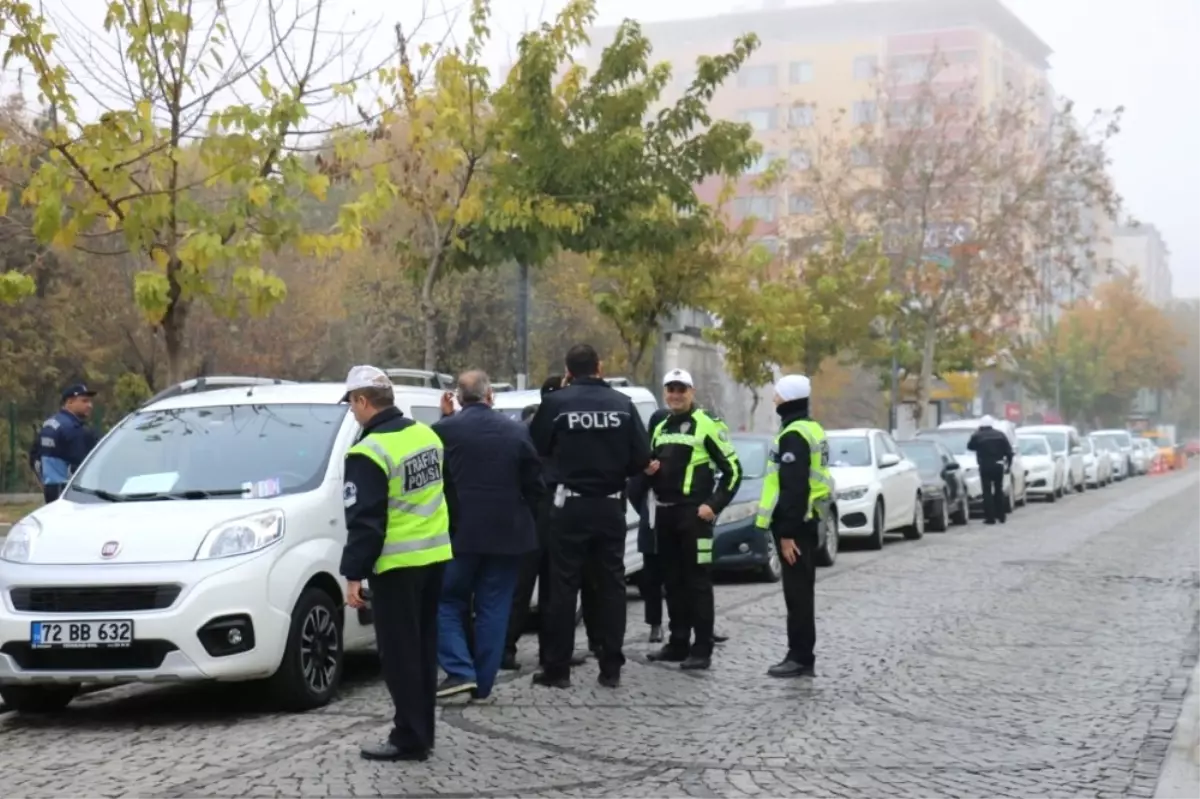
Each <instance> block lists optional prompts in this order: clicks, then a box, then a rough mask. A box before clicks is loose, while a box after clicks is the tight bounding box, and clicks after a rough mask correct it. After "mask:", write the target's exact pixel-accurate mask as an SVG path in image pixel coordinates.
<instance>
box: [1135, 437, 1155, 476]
mask: <svg viewBox="0 0 1200 799" xmlns="http://www.w3.org/2000/svg"><path fill="white" fill-rule="evenodd" d="M1157 454H1158V447H1156V446H1154V442H1153V441H1151V440H1150V439H1148V438H1135V439H1133V450H1132V452H1131V453H1130V460H1131V461H1132V462H1133V473H1134V474H1147V473H1149V471H1150V467H1151V466H1152V465H1153V464H1154V456H1155V455H1157Z"/></svg>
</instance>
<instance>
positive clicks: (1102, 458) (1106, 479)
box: [1080, 436, 1113, 488]
mask: <svg viewBox="0 0 1200 799" xmlns="http://www.w3.org/2000/svg"><path fill="white" fill-rule="evenodd" d="M1080 448H1081V449H1082V450H1083V479H1084V481H1085V482H1086V483H1087V484H1088V487H1089V488H1103V487H1104V486H1106V485H1108V484H1109V483H1111V482H1112V481H1113V474H1112V458H1110V457H1109V454H1108V451H1107V450H1105V449H1102V448H1101V447H1099V446H1097V444H1096V442H1095V441H1093V440H1092V438H1091V437H1090V436H1084V437H1083V441H1081V442H1080Z"/></svg>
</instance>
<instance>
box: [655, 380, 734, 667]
mask: <svg viewBox="0 0 1200 799" xmlns="http://www.w3.org/2000/svg"><path fill="white" fill-rule="evenodd" d="M663 387H664V389H665V392H666V393H665V398H666V404H667V407H668V408H669V409H670V411H671V413H670V415H668V416H667V417H666V418H665V419H662V420H661V421H659V422H658V424H657V425H655V426H654V429H653V430H652V431H651V433H650V449H651V453H652V458H653V459H652V460H651V462H650V466H649V468H648V469H647V473H648V474H650V475H651V476H650V488H651V492H652V493H651V495H650V496H649V497H648V498H647V512H648V513H653V514H654V516H653V519H654V522H653V524H654V533H655V536H656V539H657V557H658V560H659V565H660V566H661V568H662V576H663V586H664V588H665V589H666V594H667V611H668V613H669V614H670V631H671V633H670V637H669V638H668V639H667V643H666V644H664V645H663V647H662V649H660V650H659V651H658V652H655V653H652V654H651V655H650V659H651V660H657V661H664V662H669V663H679V667H680V668H681V669H687V670H698V669H707V668H708V667H709V666H710V665H711V664H712V652H713V618H714V616H715V613H714V608H713V585H712V543H713V524H714V522H715V521H716V518H717V516H718V514H720V513H721V511H722V510H724V509H725V506H726V505H728V504H729V502H730V501H731V500H732V499H733V497H734V495H735V494H736V493H737V490H738V486H739V485H741V482H742V470H741V466H740V464H739V463H738V457H737V452H736V451H735V450H734V448H733V445H732V444H731V443H730V441H729V428H728V427H727V426H726V425H725V423H724V422H722V421H720V420H719V419H717V418H715V417H713V416H711V415H710V414H708V413H705V412H704V411H702V410H700V409H699V408H697V407H696V404H695V398H696V390H695V386H694V383H693V382H692V376H691V375H690V374H688V373H687V372H686V371H684V370H683V369H673V370H671V371H670V372H667V374H666V376H665V377H664V378H663ZM651 505H652V506H653V507H650V506H651ZM693 634H694V636H695V637H694V639H693Z"/></svg>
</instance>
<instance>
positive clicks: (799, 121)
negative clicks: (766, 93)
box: [788, 105, 816, 128]
mask: <svg viewBox="0 0 1200 799" xmlns="http://www.w3.org/2000/svg"><path fill="white" fill-rule="evenodd" d="M815 117H816V113H815V112H814V111H813V107H812V106H811V105H794V106H792V107H791V108H789V109H788V123H789V124H790V125H791V126H792V127H793V128H811V127H812V125H813V119H814V118H815Z"/></svg>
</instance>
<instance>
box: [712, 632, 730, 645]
mask: <svg viewBox="0 0 1200 799" xmlns="http://www.w3.org/2000/svg"><path fill="white" fill-rule="evenodd" d="M712 638H713V643H714V644H723V643H725V642H726V641H728V640H729V636H728V635H718V634H717V633H713V637H712Z"/></svg>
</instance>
